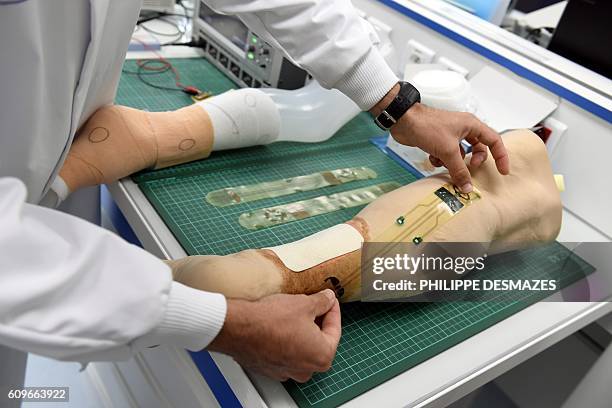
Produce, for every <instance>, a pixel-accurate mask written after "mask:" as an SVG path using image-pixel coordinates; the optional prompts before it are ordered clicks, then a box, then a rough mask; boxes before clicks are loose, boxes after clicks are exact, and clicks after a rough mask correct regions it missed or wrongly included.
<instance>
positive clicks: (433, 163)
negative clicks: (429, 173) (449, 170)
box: [429, 155, 444, 167]
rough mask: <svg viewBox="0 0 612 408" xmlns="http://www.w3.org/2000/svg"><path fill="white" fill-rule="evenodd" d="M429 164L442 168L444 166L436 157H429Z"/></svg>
mask: <svg viewBox="0 0 612 408" xmlns="http://www.w3.org/2000/svg"><path fill="white" fill-rule="evenodd" d="M429 162H430V163H431V164H432V165H433V166H434V167H442V166H444V163H442V160H440V159H438V158H437V157H434V156H431V155H430V156H429Z"/></svg>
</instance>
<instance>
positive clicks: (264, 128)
mask: <svg viewBox="0 0 612 408" xmlns="http://www.w3.org/2000/svg"><path fill="white" fill-rule="evenodd" d="M279 125H280V117H279V112H278V109H277V107H276V105H275V104H274V102H273V101H272V99H271V98H270V97H269V96H267V95H265V94H264V93H263V92H261V91H260V90H257V89H241V90H238V91H230V92H226V93H224V94H221V95H219V96H216V97H214V98H210V99H207V100H205V101H202V102H198V103H196V104H194V105H191V106H188V107H185V108H182V109H178V110H176V111H171V112H146V111H141V110H137V109H132V108H128V107H125V106H118V105H111V106H105V107H103V108H100V109H99V110H98V111H96V112H95V113H94V114H93V115H92V116H91V117H90V118H89V120H88V121H87V122H86V123H85V124H84V125H83V126H82V127H81V128H80V129H79V131H78V132H77V134H76V136H75V140H74V142H73V144H72V146H71V148H70V151H69V153H68V156H67V158H66V161H65V162H64V166H63V167H62V169H61V171H60V173H59V177H58V178H57V179H56V181H55V183H54V185H53V186H52V189H53V190H54V191H55V192H56V193H57V195H58V196H59V198H60V199H61V200H63V199H65V198H66V196H67V195H68V194H69V193H70V192H72V191H75V190H77V189H79V188H82V187H87V186H92V185H97V184H103V183H110V182H113V181H116V180H118V179H120V178H122V177H125V176H128V175H130V174H132V173H135V172H137V171H140V170H144V169H148V168H153V169H159V168H164V167H168V166H173V165H176V164H180V163H185V162H188V161H192V160H198V159H203V158H205V157H208V155H209V154H210V152H211V151H213V150H225V149H233V148H238V147H247V146H254V145H259V144H267V143H270V142H272V141H274V140H276V138H277V137H278V133H279Z"/></svg>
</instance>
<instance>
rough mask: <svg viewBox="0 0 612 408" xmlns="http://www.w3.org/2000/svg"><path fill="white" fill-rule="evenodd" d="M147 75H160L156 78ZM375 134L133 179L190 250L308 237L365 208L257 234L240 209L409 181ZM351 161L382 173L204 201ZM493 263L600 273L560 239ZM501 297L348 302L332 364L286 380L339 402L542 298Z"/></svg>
mask: <svg viewBox="0 0 612 408" xmlns="http://www.w3.org/2000/svg"><path fill="white" fill-rule="evenodd" d="M172 63H173V64H174V65H175V66H176V68H177V69H178V71H179V72H180V73H181V79H182V81H183V82H184V83H186V84H190V85H195V86H198V87H200V88H201V89H203V90H209V91H212V92H214V93H220V92H223V91H224V90H227V89H229V88H232V87H234V84H233V83H232V82H231V81H230V80H229V79H227V78H226V77H224V76H223V75H222V74H220V73H219V72H218V71H217V70H216V69H215V68H213V67H212V66H211V65H210V64H208V63H207V62H205V61H204V60H200V59H184V60H173V61H172ZM126 68H127V69H128V70H133V69H134V65H133V62H130V61H128V62H126ZM147 79H149V80H153V76H151V77H148V78H147ZM155 80H157V81H159V84H163V85H166V86H170V85H171V84H172V83H173V81H172V79H171V78H170V76H167V77H161V78H157V77H156V78H155ZM190 102H191V101H190V99H189V97H187V96H186V95H185V94H183V93H181V92H169V91H163V90H158V89H154V88H151V87H148V86H146V85H144V84H142V83H141V82H140V81H139V80H138V79H137V78H136V77H134V76H133V75H129V74H124V75H123V76H122V78H121V82H120V86H119V92H118V94H117V103H120V104H124V105H128V106H133V107H137V108H141V109H148V110H152V111H158V110H169V109H175V108H178V107H181V106H184V105H186V104H188V103H190ZM376 135H380V130H378V128H376V127H375V126H374V125H373V124H372V121H371V119H369V117H368V116H366V115H361V116H358V117H357V118H356V119H354V120H353V121H352V122H350V123H349V124H347V125H346V126H345V127H344V128H343V129H341V130H340V131H339V132H338V134H337V135H336V136H334V138H332V139H331V140H329V141H328V142H325V143H321V144H316V145H306V144H296V143H277V144H273V145H271V146H266V147H256V148H249V149H242V150H239V151H230V152H221V153H213V155H212V156H211V157H210V158H209V159H207V160H203V161H200V162H196V163H191V164H186V165H182V166H177V167H174V168H170V169H165V170H160V171H155V172H144V173H141V174H138V175H136V176H134V177H133V178H134V180H135V181H136V182H137V183H139V186H140V188H141V189H142V191H143V192H144V193H145V195H146V196H147V197H148V199H149V200H150V201H151V203H152V204H153V205H154V207H155V208H156V210H157V211H158V212H159V214H160V215H161V217H162V218H163V219H164V221H165V222H166V224H167V225H168V227H169V228H170V229H171V230H172V232H173V233H174V234H175V235H176V237H177V239H178V240H179V242H180V243H181V245H183V247H184V248H185V250H186V252H187V253H189V254H192V255H195V254H219V255H222V254H228V253H233V252H237V251H240V250H243V249H246V248H253V247H264V246H273V245H277V244H281V243H286V242H289V241H294V240H297V239H300V238H302V237H304V236H306V235H309V234H311V233H314V232H317V231H320V230H321V229H324V228H327V227H330V226H332V225H335V224H337V223H340V222H343V221H346V220H348V219H350V218H351V217H352V216H353V215H355V214H356V213H357V212H358V211H359V210H360V208H353V209H346V210H341V211H337V212H334V213H330V214H326V215H321V216H317V217H312V218H308V219H304V220H301V221H297V222H293V223H289V224H285V225H280V226H276V227H272V228H267V229H263V230H258V231H249V230H246V229H244V228H242V227H241V226H240V225H239V224H238V216H239V215H240V214H241V213H243V212H246V211H250V210H252V209H255V208H261V207H267V206H271V205H277V204H282V203H287V202H293V201H298V200H302V199H306V198H311V197H315V196H318V195H321V194H324V193H325V194H329V193H334V192H338V191H344V190H349V189H353V188H358V187H361V186H366V185H370V184H374V183H381V182H385V181H397V182H400V183H402V184H407V183H410V182H412V181H414V180H415V179H414V177H413V176H412V175H411V174H410V173H408V172H407V171H406V170H404V169H403V168H402V167H401V166H399V165H398V164H397V163H396V162H394V161H393V160H391V159H390V158H388V157H387V156H386V155H385V154H383V153H382V152H381V151H380V150H378V149H377V148H376V147H374V146H373V145H372V144H370V143H369V142H368V139H369V138H370V137H372V136H376ZM349 166H368V167H371V168H372V169H374V170H375V171H376V172H377V173H378V178H377V179H376V180H366V181H360V182H354V183H349V184H345V185H340V186H335V187H329V188H325V189H324V190H319V191H309V192H302V193H298V194H294V195H291V196H286V197H279V198H275V199H267V200H262V201H256V202H251V203H243V204H241V205H235V206H230V207H225V208H217V207H214V206H211V205H209V204H208V203H206V201H205V200H204V197H205V195H206V193H207V192H209V191H212V190H216V189H219V188H224V187H229V186H235V185H240V184H250V183H256V182H261V181H268V180H274V179H279V178H284V177H291V176H297V175H303V174H309V173H313V172H315V171H321V170H330V169H335V168H341V167H349ZM488 262H489V268H488V269H487V271H488V272H487V273H488V274H489V276H491V277H496V278H502V277H513V278H516V277H526V278H533V279H537V278H547V277H551V276H552V277H555V278H559V277H560V276H561V279H562V281H563V283H569V282H572V281H574V280H576V279H577V278H579V277H580V276H583V275H584V274H585V273H589V272H590V271H592V268H591V267H590V265H588V264H586V263H585V262H584V261H582V260H581V259H579V258H577V257H574V256H573V255H571V254H569V252H568V251H567V250H565V249H564V248H563V247H562V246H561V245H559V244H556V243H555V244H553V245H550V246H547V247H543V248H537V249H533V250H529V251H522V252H520V253H513V254H509V255H505V256H500V257H491V258H489V260H488ZM526 296H527V295H526ZM502 300H503V299H500V301H497V302H495V301H492V302H453V303H435V304H434V303H431V304H423V303H421V304H405V303H393V304H372V303H370V304H365V303H364V304H359V303H355V304H349V305H343V313H342V318H343V337H342V340H341V342H340V345H339V348H338V354H337V357H336V359H335V361H334V365H333V367H332V369H331V370H330V371H329V372H327V373H323V374H316V375H315V376H314V377H313V378H312V380H311V381H309V382H308V383H306V384H297V383H294V382H287V383H285V387H286V389H287V391H288V392H289V393H290V394H291V396H292V397H293V398H294V399H295V401H296V402H297V403H298V404H299V405H300V406H301V407H332V406H337V405H338V404H341V403H343V402H346V401H348V400H349V399H351V398H354V397H355V396H357V395H359V394H361V393H363V392H365V391H367V390H368V389H370V388H372V387H375V386H376V385H378V384H380V383H382V382H384V381H386V380H388V379H390V378H392V377H393V376H395V375H397V374H399V373H401V372H403V371H405V370H407V369H409V368H410V367H413V366H415V365H417V364H419V363H421V362H423V361H424V360H426V359H428V358H430V357H432V356H434V355H436V354H438V353H440V352H441V351H443V350H445V349H447V348H449V347H451V346H453V345H455V344H457V343H459V342H461V341H462V340H464V339H466V338H468V337H470V336H472V335H474V334H475V333H478V332H480V331H482V330H484V329H486V328H487V327H489V326H491V325H493V324H495V323H497V322H499V321H500V320H502V319H504V318H506V317H508V316H510V315H512V314H513V313H516V312H517V311H519V310H520V309H522V308H524V307H526V306H528V305H529V304H531V303H533V302H535V301H536V300H538V298H537V296H532V297H526V298H525V299H523V301H512V302H510V301H502Z"/></svg>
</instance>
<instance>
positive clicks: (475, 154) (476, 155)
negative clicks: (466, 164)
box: [470, 143, 488, 167]
mask: <svg viewBox="0 0 612 408" xmlns="http://www.w3.org/2000/svg"><path fill="white" fill-rule="evenodd" d="M487 152H488V148H487V146H486V145H484V144H483V143H476V144H475V145H474V146H472V158H471V159H470V166H473V167H480V165H481V164H482V163H484V161H485V160H487V155H488V154H487Z"/></svg>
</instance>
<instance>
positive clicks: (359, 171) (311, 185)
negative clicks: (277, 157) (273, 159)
mask: <svg viewBox="0 0 612 408" xmlns="http://www.w3.org/2000/svg"><path fill="white" fill-rule="evenodd" d="M376 176H377V174H376V172H375V171H374V170H372V169H370V168H369V167H347V168H344V169H336V170H326V171H320V172H318V173H312V174H307V175H304V176H297V177H292V178H286V179H281V180H274V181H265V182H263V183H258V184H249V185H245V186H237V187H230V188H224V189H221V190H215V191H211V192H210V193H208V194H206V201H208V202H209V203H210V204H212V205H214V206H216V207H226V206H228V205H235V204H240V203H246V202H249V201H255V200H263V199H264V198H273V197H281V196H285V195H289V194H295V193H299V192H301V191H310V190H316V189H319V188H323V187H327V186H336V185H339V184H344V183H350V182H351V181H357V180H368V179H373V178H376Z"/></svg>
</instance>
